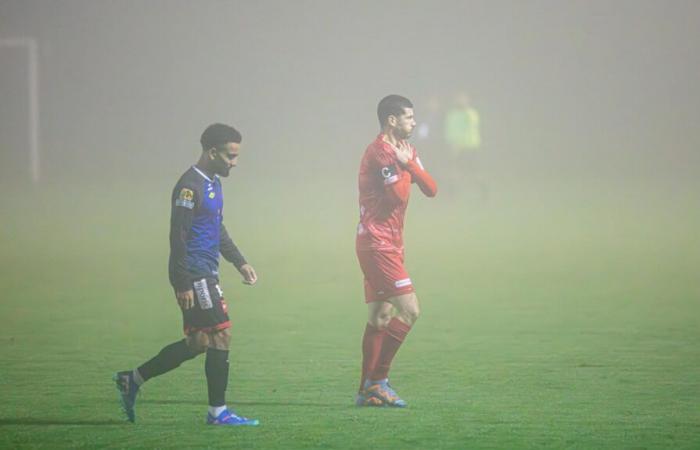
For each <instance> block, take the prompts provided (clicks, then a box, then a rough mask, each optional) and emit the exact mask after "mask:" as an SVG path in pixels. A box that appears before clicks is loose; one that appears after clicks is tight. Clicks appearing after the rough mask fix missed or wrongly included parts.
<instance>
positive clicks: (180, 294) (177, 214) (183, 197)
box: [170, 187, 199, 309]
mask: <svg viewBox="0 0 700 450" xmlns="http://www.w3.org/2000/svg"><path fill="white" fill-rule="evenodd" d="M198 201H199V200H198V199H197V197H196V194H195V189H193V188H192V187H182V188H180V189H179V190H177V196H174V198H173V201H172V212H171V215H170V262H171V267H170V270H171V274H170V277H171V278H170V281H171V283H172V285H173V287H174V288H175V297H176V298H177V301H178V303H179V304H180V306H181V307H182V308H183V309H189V308H191V307H192V306H193V305H194V294H193V292H192V278H191V276H190V273H189V270H188V269H187V238H188V236H189V234H190V231H191V229H192V217H193V216H194V209H195V207H196V205H197V202H198Z"/></svg>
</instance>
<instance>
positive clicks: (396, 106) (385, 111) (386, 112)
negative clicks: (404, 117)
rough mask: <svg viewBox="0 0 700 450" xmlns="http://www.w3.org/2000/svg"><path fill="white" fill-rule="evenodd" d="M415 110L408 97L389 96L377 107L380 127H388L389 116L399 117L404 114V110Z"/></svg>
mask: <svg viewBox="0 0 700 450" xmlns="http://www.w3.org/2000/svg"><path fill="white" fill-rule="evenodd" d="M406 108H413V103H411V101H410V100H409V99H407V98H406V97H402V96H400V95H395V94H392V95H387V96H386V97H384V98H383V99H381V100H380V102H379V105H377V118H378V119H379V126H381V127H383V126H384V125H386V120H387V119H388V118H389V116H396V117H399V116H400V115H401V114H403V113H404V109H406Z"/></svg>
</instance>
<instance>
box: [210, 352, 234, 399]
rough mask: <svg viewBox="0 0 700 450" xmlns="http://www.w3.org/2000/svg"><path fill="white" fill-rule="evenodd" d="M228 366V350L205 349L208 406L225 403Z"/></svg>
mask: <svg viewBox="0 0 700 450" xmlns="http://www.w3.org/2000/svg"><path fill="white" fill-rule="evenodd" d="M228 366H229V364H228V350H218V349H215V348H209V349H207V360H206V362H205V363H204V372H205V373H206V374H207V388H208V389H209V406H223V405H225V404H226V386H227V385H228Z"/></svg>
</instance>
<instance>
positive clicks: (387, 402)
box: [364, 378, 408, 408]
mask: <svg viewBox="0 0 700 450" xmlns="http://www.w3.org/2000/svg"><path fill="white" fill-rule="evenodd" d="M364 395H365V396H366V397H367V400H366V401H365V402H366V403H367V404H369V405H370V406H391V407H394V408H405V407H406V406H408V404H407V403H406V402H405V401H403V400H402V399H401V397H399V394H397V393H396V391H395V390H394V389H392V387H391V385H390V384H389V379H388V378H384V379H383V380H378V381H370V380H367V381H366V382H365V389H364ZM370 399H371V400H370ZM370 401H371V402H372V403H370ZM377 402H381V404H376V403H377Z"/></svg>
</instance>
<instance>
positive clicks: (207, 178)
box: [192, 166, 219, 183]
mask: <svg viewBox="0 0 700 450" xmlns="http://www.w3.org/2000/svg"><path fill="white" fill-rule="evenodd" d="M192 168H193V169H194V170H195V171H196V172H197V173H198V174H200V175H201V176H203V177H204V178H205V179H206V180H207V181H209V182H212V183H213V182H214V180H212V179H211V178H209V177H208V176H207V174H205V173H204V172H202V171H201V170H199V169H198V168H197V166H192ZM214 178H219V176H218V175H214Z"/></svg>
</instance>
